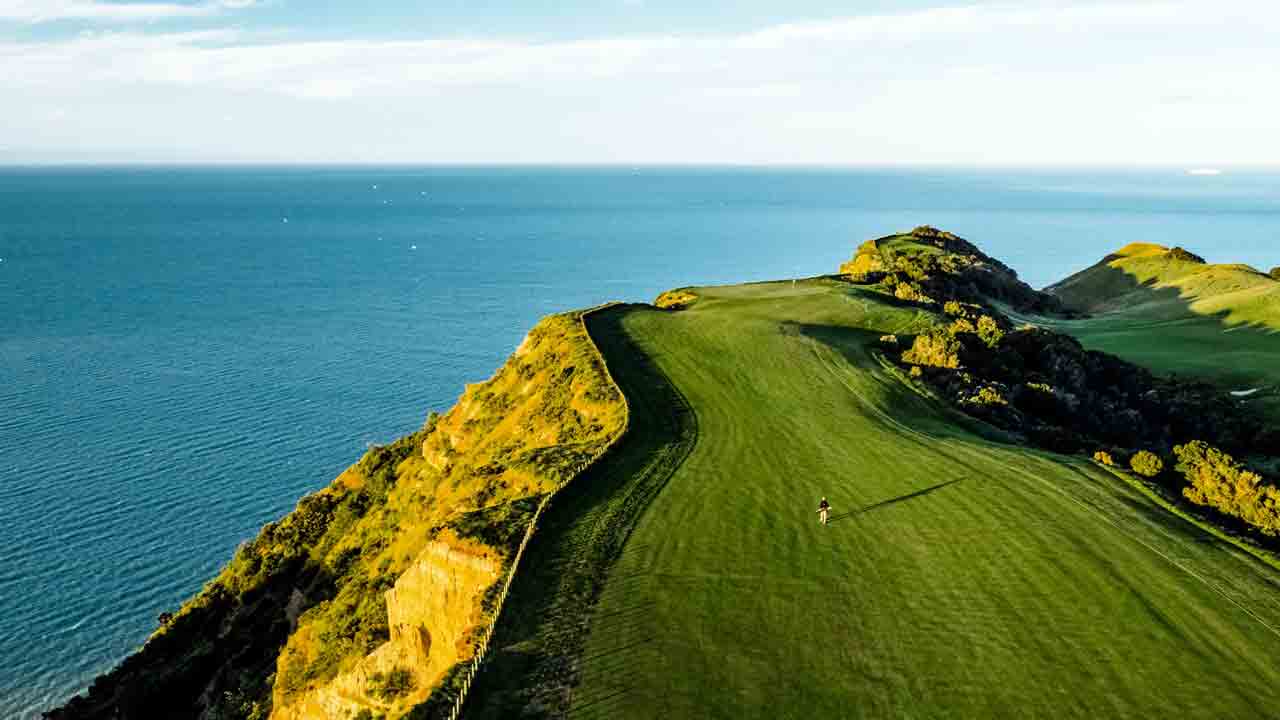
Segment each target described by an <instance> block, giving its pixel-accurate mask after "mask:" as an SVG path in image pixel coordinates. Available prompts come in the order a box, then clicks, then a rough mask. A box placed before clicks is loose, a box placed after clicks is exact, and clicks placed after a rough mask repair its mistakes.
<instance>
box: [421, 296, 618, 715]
mask: <svg viewBox="0 0 1280 720" xmlns="http://www.w3.org/2000/svg"><path fill="white" fill-rule="evenodd" d="M621 304H622V303H618V302H609V303H605V304H603V305H597V306H596V307H593V308H589V309H587V310H583V311H582V312H580V313H578V323H579V324H580V325H581V326H582V333H583V335H584V336H585V337H586V339H587V343H588V344H589V345H590V346H591V350H592V351H593V353H594V354H595V358H596V361H597V362H599V363H600V371H601V372H602V373H603V374H604V377H605V380H606V381H607V382H608V383H609V385H610V386H611V387H612V388H613V389H614V391H615V392H616V393H617V394H618V397H619V398H620V399H621V400H622V407H623V411H624V412H623V418H622V428H621V429H620V430H619V431H618V433H617V434H616V435H614V437H613V439H612V440H611V441H609V443H608V444H606V445H605V446H604V447H603V448H601V449H600V450H599V451H597V452H596V453H595V454H594V455H592V456H591V457H590V459H588V460H585V461H583V462H582V463H579V464H578V465H576V466H574V468H573V470H572V471H571V472H570V474H569V477H568V478H567V479H566V480H565V481H564V482H562V483H559V484H558V485H556V487H555V488H554V489H553V490H552V491H551V492H549V493H547V495H546V497H544V498H542V502H540V503H538V508H537V509H536V510H534V511H533V517H532V518H530V520H529V526H528V527H526V528H525V531H524V537H523V538H521V540H520V547H519V548H518V549H517V550H516V554H515V556H514V557H513V558H512V559H511V567H510V569H508V570H507V576H506V578H505V579H504V580H503V581H502V590H501V592H499V593H498V601H497V603H496V606H495V608H494V611H493V616H492V617H491V618H490V619H489V623H488V624H487V625H486V626H485V629H484V631H483V632H482V633H481V635H480V644H479V646H478V647H477V648H476V654H475V655H474V656H472V658H471V660H470V661H468V663H467V667H466V669H464V670H463V672H462V682H461V685H460V687H459V690H458V696H457V697H456V698H454V701H453V705H452V706H451V707H450V709H449V714H448V715H446V716H445V717H446V718H447V720H458V719H459V718H460V717H461V716H462V708H463V707H464V706H465V705H466V703H467V695H468V693H469V692H470V691H471V685H472V684H473V683H474V682H475V678H476V675H477V674H478V673H479V672H480V668H481V666H483V665H484V661H485V657H486V656H487V655H488V653H489V644H490V642H491V641H492V640H493V632H494V629H495V628H496V627H497V626H498V618H499V617H500V616H501V615H502V608H503V607H504V606H505V605H506V602H507V594H508V593H510V591H511V583H512V581H514V580H515V577H516V571H517V570H518V569H519V568H520V559H521V558H522V557H524V551H525V548H527V547H528V546H529V541H530V540H532V539H533V533H534V531H535V530H536V529H537V527H538V520H539V518H541V517H542V513H543V511H544V510H546V509H547V505H549V504H551V499H552V498H554V497H555V496H556V494H557V493H559V492H560V490H562V489H563V488H564V487H565V486H566V485H568V484H569V483H571V482H573V480H574V479H576V478H578V477H580V476H581V475H582V474H583V473H584V472H586V471H587V469H588V468H590V467H591V466H592V465H595V464H596V463H597V462H598V461H599V460H600V458H601V457H603V456H604V454H605V453H607V452H608V451H609V450H610V449H612V448H613V446H614V445H616V444H617V443H618V441H620V440H621V439H622V438H623V436H625V435H626V434H627V430H628V429H629V428H630V425H631V406H630V404H628V402H627V396H626V394H624V393H623V392H622V388H621V387H620V386H619V385H618V382H617V381H616V380H614V378H613V374H612V373H610V372H609V365H608V364H607V363H606V362H605V359H604V353H602V352H600V348H599V347H598V346H597V345H596V343H595V340H593V339H592V338H591V332H590V331H589V330H587V317H588V316H589V315H593V314H595V313H597V312H602V311H604V310H608V309H610V308H613V307H617V306H618V305H621Z"/></svg>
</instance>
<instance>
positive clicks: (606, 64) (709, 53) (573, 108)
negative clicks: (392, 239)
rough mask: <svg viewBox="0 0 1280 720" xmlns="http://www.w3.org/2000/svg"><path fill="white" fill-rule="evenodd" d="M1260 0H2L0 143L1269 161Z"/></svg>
mask: <svg viewBox="0 0 1280 720" xmlns="http://www.w3.org/2000/svg"><path fill="white" fill-rule="evenodd" d="M1277 37H1280V3H1277V2H1275V0H1115V1H1112V2H1097V1H1095V0H1068V1H1066V2H1048V1H1041V0H1037V1H1027V0H1009V1H1004V2H982V1H980V0H978V1H971V2H969V3H967V4H966V3H960V4H939V3H938V2H936V0H935V1H934V2H929V1H927V0H903V1H899V2H889V1H887V0H862V1H858V0H853V1H850V0H846V1H844V2H839V1H837V0H787V1H786V2H778V1H776V0H775V1H773V2H766V1H765V0H740V1H739V2H733V3H722V4H721V3H711V2H689V1H688V0H512V1H500V0H439V1H434V2H433V1H431V0H426V1H423V0H365V2H352V1H351V0H307V1H305V2H304V1H303V0H186V1H183V0H134V1H132V2H121V1H110V0H0V163H8V164H13V163H17V164H24V163H67V162H70V163H94V162H103V163H131V162H138V163H241V162H246V163H254V162H260V163H377V164H382V163H413V164H418V163H440V164H454V163H498V164H505V163H513V164H514V163H540V164H541V163H552V164H559V163H564V164H578V163H584V164H597V163H603V164H615V163H616V164H804V165H956V166H1026V165H1068V166H1069V165H1089V166H1149V165H1175V166H1176V165H1181V166H1187V167H1202V166H1203V167H1230V166H1239V165H1257V166H1276V165H1280V137H1278V136H1280V93H1277V92H1276V91H1275V88H1277V87H1280V42H1277V41H1276V38H1277Z"/></svg>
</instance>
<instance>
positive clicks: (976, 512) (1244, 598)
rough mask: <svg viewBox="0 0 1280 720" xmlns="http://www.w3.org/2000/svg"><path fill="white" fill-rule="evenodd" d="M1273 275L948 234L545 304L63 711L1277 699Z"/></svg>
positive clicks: (769, 710)
mask: <svg viewBox="0 0 1280 720" xmlns="http://www.w3.org/2000/svg"><path fill="white" fill-rule="evenodd" d="M1271 275H1275V273H1274V272H1273V273H1272V274H1271ZM1271 275H1268V274H1266V273H1263V272H1260V271H1258V270H1254V269H1252V268H1248V267H1245V266H1234V265H1209V264H1206V263H1205V262H1204V261H1203V260H1202V259H1201V258H1200V257H1198V256H1197V255H1195V254H1194V253H1193V252H1190V251H1188V250H1185V249H1181V248H1173V249H1168V248H1163V247H1160V246H1155V245H1130V246H1128V247H1126V248H1123V249H1122V250H1120V251H1118V252H1117V253H1115V254H1114V255H1111V256H1109V257H1107V258H1105V259H1104V260H1103V261H1102V262H1100V263H1099V264H1098V265H1096V266H1094V267H1092V268H1089V269H1086V270H1084V271H1082V272H1080V273H1078V274H1076V275H1073V276H1072V277H1070V278H1068V279H1066V280H1063V281H1062V282H1060V283H1058V284H1055V285H1053V286H1051V287H1049V288H1047V289H1046V290H1045V291H1037V290H1035V289H1033V288H1031V287H1029V286H1028V285H1026V284H1025V283H1023V282H1021V281H1020V280H1019V279H1018V277H1017V275H1016V273H1015V272H1014V271H1013V270H1012V269H1011V268H1009V267H1007V266H1006V265H1004V264H1003V263H1001V262H999V261H998V260H996V259H994V258H991V257H989V256H987V255H985V254H984V253H983V252H982V251H981V250H980V249H979V247H978V246H976V245H975V244H973V243H971V242H969V241H967V240H964V239H962V238H959V237H957V236H955V235H953V234H950V233H947V232H943V231H940V230H936V229H934V228H929V227H921V228H916V229H915V230H912V231H910V232H907V233H902V234H898V235H892V236H888V237H884V238H879V239H877V240H873V241H869V242H867V243H864V244H863V245H861V246H860V247H858V248H857V249H856V251H855V252H854V254H853V256H852V257H851V259H850V260H849V261H848V262H847V263H845V264H844V265H843V266H841V267H840V268H839V272H838V273H836V274H833V275H831V276H826V277H820V278H812V279H807V280H796V281H793V280H786V281H781V282H773V283H755V284H748V285H737V286H727V287H693V288H681V289H678V290H673V291H671V292H668V293H664V294H663V295H662V296H661V297H660V298H658V299H657V300H656V301H655V303H654V304H653V305H638V304H637V305H610V306H604V307H601V308H596V309H594V310H590V311H584V312H577V313H569V314H565V315H557V316H553V317H550V318H548V319H546V320H544V321H543V322H542V323H540V324H539V325H538V326H537V327H535V328H534V329H533V331H531V332H530V334H529V337H528V338H527V339H526V340H525V342H524V343H523V344H522V345H521V346H520V349H519V350H517V352H516V353H515V354H514V355H513V356H512V357H511V358H510V359H509V360H508V361H507V363H506V364H505V365H504V366H503V367H502V368H501V369H500V370H499V371H498V373H497V374H496V375H494V377H493V378H492V379H491V380H489V381H488V382H485V383H482V384H479V385H474V386H469V387H468V388H467V390H466V392H465V393H464V394H463V396H462V397H461V398H460V400H459V401H458V404H457V405H456V406H454V408H453V409H451V410H450V411H449V412H447V413H445V414H443V415H432V416H431V417H430V419H429V420H428V421H427V423H426V425H425V426H424V427H423V428H422V429H421V430H420V431H419V432H417V433H414V434H412V435H410V436H407V437H405V438H403V439H401V440H399V441H397V442H395V443H392V444H391V445H388V446H385V447H379V448H374V449H371V450H370V451H369V453H368V454H366V456H365V457H364V458H362V459H361V460H360V461H359V462H357V463H356V464H355V465H353V466H352V467H351V468H350V469H349V470H347V471H346V472H345V473H343V474H342V475H341V476H340V477H338V478H337V479H336V480H335V481H334V482H333V483H332V484H331V485H330V486H329V487H328V488H326V489H324V490H322V491H320V492H318V493H316V494H314V495H311V496H308V497H307V498H304V499H303V500H302V501H301V502H300V503H299V505H298V508H297V509H296V510H295V511H294V512H293V513H291V514H290V515H288V516H286V517H285V518H283V519H282V520H281V521H279V522H277V523H272V524H270V525H268V526H267V527H265V528H263V530H262V532H261V533H260V534H259V536H258V537H257V538H255V539H254V540H253V541H251V542H249V543H247V544H246V545H245V546H244V547H242V548H241V549H240V550H239V551H238V552H237V553H236V555H235V557H234V558H233V559H232V560H231V561H230V562H229V563H228V565H227V566H226V568H225V569H224V570H223V571H222V572H221V573H220V574H219V575H218V576H217V577H216V578H214V579H213V580H212V581H210V582H209V584H208V585H206V587H205V588H204V589H203V590H202V591H201V592H200V593H199V594H198V595H196V596H195V597H194V598H192V599H191V600H189V601H188V602H187V603H186V604H185V605H184V606H183V607H182V608H181V609H178V610H177V611H176V612H174V613H173V614H172V615H166V616H165V617H164V618H163V619H162V623H161V625H160V627H158V628H157V630H156V631H155V633H154V634H153V635H152V636H151V637H150V638H149V639H148V641H147V643H146V644H145V645H144V646H143V647H142V648H141V649H140V650H139V651H138V652H137V653H135V654H134V655H132V656H130V657H129V658H127V659H126V660H125V661H124V662H123V663H121V665H120V666H119V667H118V668H116V669H115V670H113V671H112V672H111V673H109V674H107V675H105V676H103V677H101V678H99V679H98V680H97V681H96V682H95V683H94V685H93V686H92V687H91V688H90V689H89V691H88V692H87V693H85V694H84V695H83V696H81V697H78V698H75V699H73V700H72V701H70V702H69V703H68V704H67V705H65V706H64V707H63V708H60V709H58V710H56V711H54V712H53V713H51V717H54V718H116V717H124V718H153V717H174V718H209V719H214V718H290V719H292V718H299V719H301V718H362V719H372V718H402V717H407V718H450V717H453V716H454V714H455V713H457V712H459V711H460V713H461V716H462V717H467V718H495V719H496V718H517V717H526V718H562V717H574V718H655V717H660V718H726V719H727V718H743V717H761V718H791V717H794V718H808V717H867V718H903V717H912V718H971V717H1019V718H1021V717H1053V718H1097V717H1135V718H1136V717H1160V716H1176V717H1180V718H1206V719H1210V718H1213V719H1218V718H1237V717H1239V718H1243V717H1270V716H1274V715H1275V714H1276V710H1275V709H1276V708H1277V707H1280V664H1278V663H1276V661H1275V660H1276V658H1277V657H1280V559H1278V556H1277V555H1276V554H1275V553H1276V551H1277V550H1280V539H1278V537H1277V536H1278V535H1280V489H1277V483H1280V433H1277V427H1280V425H1278V422H1280V281H1278V280H1277V279H1276V278H1275V277H1272V276H1271ZM824 496H825V497H826V498H827V499H828V500H829V501H830V503H831V505H832V506H833V509H832V513H831V514H832V518H831V523H830V524H829V525H826V526H823V525H820V524H819V523H818V516H817V513H816V509H817V503H818V500H819V498H821V497H824Z"/></svg>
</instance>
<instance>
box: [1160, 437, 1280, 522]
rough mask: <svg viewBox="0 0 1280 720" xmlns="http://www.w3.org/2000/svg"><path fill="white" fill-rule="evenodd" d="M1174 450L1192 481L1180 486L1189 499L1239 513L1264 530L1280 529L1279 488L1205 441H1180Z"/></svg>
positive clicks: (1184, 471)
mask: <svg viewBox="0 0 1280 720" xmlns="http://www.w3.org/2000/svg"><path fill="white" fill-rule="evenodd" d="M1173 452H1174V454H1175V455H1177V457H1178V461H1179V462H1180V463H1181V468H1182V470H1183V473H1184V474H1185V475H1186V476H1187V480H1188V481H1189V482H1190V483H1191V484H1190V486H1188V487H1186V488H1183V490H1182V494H1183V495H1184V496H1186V498H1187V499H1188V500H1190V501H1191V502H1193V503H1195V504H1197V505H1206V506H1208V507H1212V508H1214V509H1216V510H1219V511H1221V512H1223V513H1225V514H1227V515H1231V516H1234V517H1238V518H1240V519H1241V520H1244V521H1245V522H1246V523H1248V524H1249V525H1250V526H1252V527H1254V528H1257V529H1258V530H1261V531H1262V532H1263V534H1266V535H1276V534H1277V533H1278V532H1280V489H1277V488H1276V487H1275V486H1274V485H1265V484H1263V482H1262V476H1260V475H1258V474H1257V473H1255V472H1250V471H1249V470H1247V469H1245V468H1244V466H1242V465H1241V464H1240V463H1238V462H1236V460H1235V458H1233V457H1231V456H1230V455H1228V454H1226V453H1224V452H1222V451H1221V450H1219V449H1218V448H1215V447H1213V446H1212V445H1209V444H1208V443H1206V442H1202V441H1200V440H1196V441H1195V442H1190V443H1187V444H1186V445H1179V446H1178V447H1176V448H1174V449H1173Z"/></svg>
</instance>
